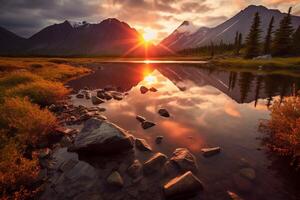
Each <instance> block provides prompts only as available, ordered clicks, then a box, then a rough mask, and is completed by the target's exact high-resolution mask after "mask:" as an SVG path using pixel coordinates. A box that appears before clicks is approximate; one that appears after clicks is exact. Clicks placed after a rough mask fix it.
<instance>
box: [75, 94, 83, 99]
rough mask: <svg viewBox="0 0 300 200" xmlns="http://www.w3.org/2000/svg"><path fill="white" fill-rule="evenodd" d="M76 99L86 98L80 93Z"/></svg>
mask: <svg viewBox="0 0 300 200" xmlns="http://www.w3.org/2000/svg"><path fill="white" fill-rule="evenodd" d="M76 98H78V99H83V98H84V95H83V94H81V93H79V94H76Z"/></svg>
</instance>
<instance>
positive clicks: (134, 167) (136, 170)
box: [127, 160, 142, 178]
mask: <svg viewBox="0 0 300 200" xmlns="http://www.w3.org/2000/svg"><path fill="white" fill-rule="evenodd" d="M141 172H142V164H141V162H140V161H139V160H134V161H133V163H132V164H131V165H130V166H129V167H128V169H127V173H128V175H129V176H130V177H132V178H137V177H139V176H140V175H141Z"/></svg>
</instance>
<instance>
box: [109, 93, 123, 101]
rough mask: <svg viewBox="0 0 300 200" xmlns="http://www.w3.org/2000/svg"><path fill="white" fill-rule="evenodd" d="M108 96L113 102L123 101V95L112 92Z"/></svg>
mask: <svg viewBox="0 0 300 200" xmlns="http://www.w3.org/2000/svg"><path fill="white" fill-rule="evenodd" d="M110 94H111V96H112V97H113V98H114V99H115V100H118V101H120V100H122V99H123V94H122V93H121V92H116V91H112V92H110Z"/></svg>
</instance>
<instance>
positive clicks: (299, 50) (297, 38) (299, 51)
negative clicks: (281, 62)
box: [293, 26, 300, 55]
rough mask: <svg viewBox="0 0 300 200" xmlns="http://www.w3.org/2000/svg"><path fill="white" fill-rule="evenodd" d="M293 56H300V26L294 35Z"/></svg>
mask: <svg viewBox="0 0 300 200" xmlns="http://www.w3.org/2000/svg"><path fill="white" fill-rule="evenodd" d="M293 54H294V55H300V26H298V28H297V30H296V31H295V33H294V34H293Z"/></svg>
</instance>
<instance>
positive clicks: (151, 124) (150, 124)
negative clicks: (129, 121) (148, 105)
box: [142, 121, 155, 129]
mask: <svg viewBox="0 0 300 200" xmlns="http://www.w3.org/2000/svg"><path fill="white" fill-rule="evenodd" d="M152 126H155V123H154V122H150V121H143V122H142V127H143V129H148V128H151V127H152Z"/></svg>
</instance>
